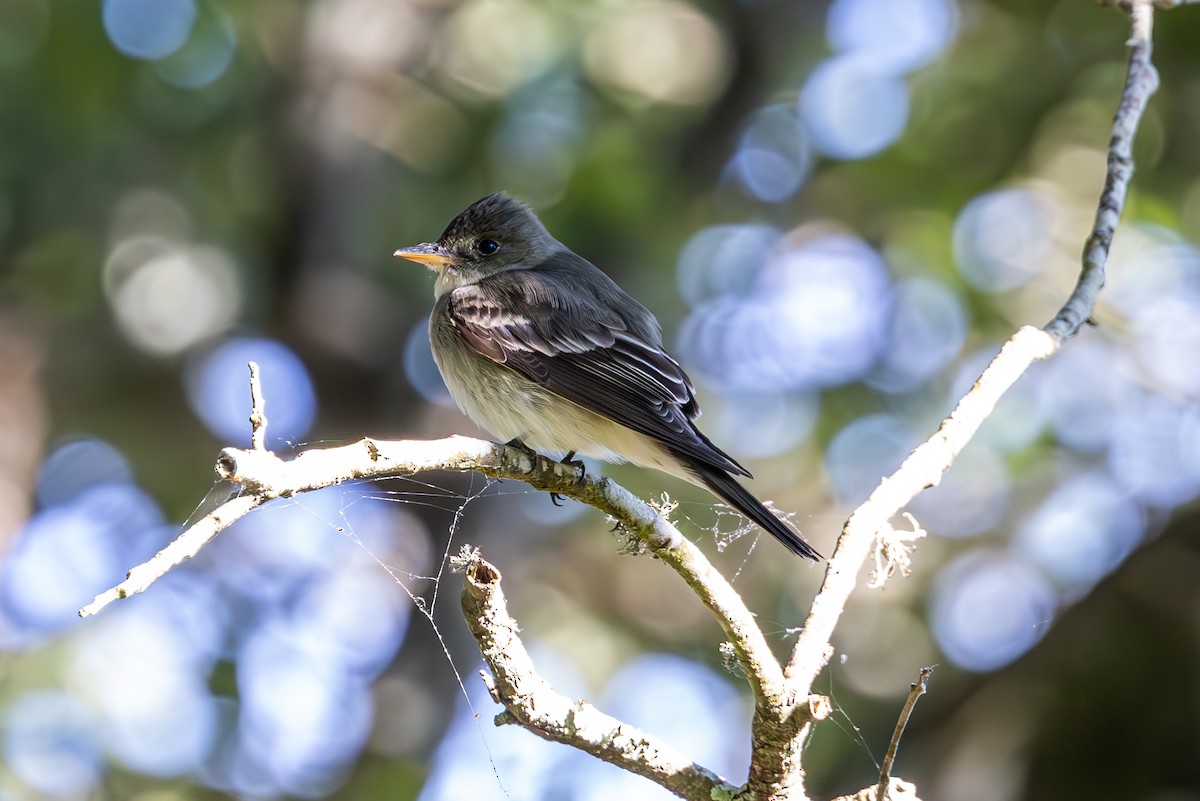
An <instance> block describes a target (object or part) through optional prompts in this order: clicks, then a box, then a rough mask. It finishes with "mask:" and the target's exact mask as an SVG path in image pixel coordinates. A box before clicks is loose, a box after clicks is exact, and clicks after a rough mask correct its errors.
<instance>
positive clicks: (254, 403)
mask: <svg viewBox="0 0 1200 801" xmlns="http://www.w3.org/2000/svg"><path fill="white" fill-rule="evenodd" d="M248 366H249V367H250V447H251V448H252V449H254V450H256V451H265V450H266V449H267V399H266V398H265V397H264V396H263V391H262V381H261V379H260V378H259V374H258V362H249V364H248Z"/></svg>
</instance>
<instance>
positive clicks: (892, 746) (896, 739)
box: [875, 667, 933, 801]
mask: <svg viewBox="0 0 1200 801" xmlns="http://www.w3.org/2000/svg"><path fill="white" fill-rule="evenodd" d="M932 675H933V668H932V667H923V668H921V671H920V673H919V674H918V675H917V680H916V681H915V682H913V683H912V685H911V686H910V688H909V691H908V698H907V699H906V700H905V701H904V708H903V709H901V710H900V717H899V718H898V719H897V720H896V728H895V730H894V731H893V732H892V740H891V742H889V743H888V748H887V753H886V754H884V756H883V767H881V768H880V769H879V792H878V793H877V794H876V796H875V798H876V801H886V799H887V798H888V796H889V795H890V793H889V792H888V785H889V784H890V783H891V779H892V763H893V762H895V761H896V749H897V748H899V747H900V738H901V737H903V736H904V729H905V727H906V726H908V719H909V718H910V717H912V712H913V708H914V707H915V706H916V705H917V699H918V698H920V697H921V696H922V695H924V694H925V685H926V683H927V682H928V681H929V677H930V676H932Z"/></svg>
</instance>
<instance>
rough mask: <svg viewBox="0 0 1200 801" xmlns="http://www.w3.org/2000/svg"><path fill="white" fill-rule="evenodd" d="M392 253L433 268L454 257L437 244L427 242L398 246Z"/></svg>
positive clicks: (448, 261)
mask: <svg viewBox="0 0 1200 801" xmlns="http://www.w3.org/2000/svg"><path fill="white" fill-rule="evenodd" d="M392 255H393V256H399V257H400V258H402V259H408V260H409V261H415V262H417V263H418V264H424V265H425V266H426V267H429V268H430V269H433V270H440V269H442V268H443V267H446V266H447V265H448V264H450V262H452V261H454V258H453V257H452V256H450V254H448V253H446V251H444V250H442V249H441V248H440V247H438V246H437V245H431V244H428V243H426V244H424V245H414V246H413V247H411V248H400V249H399V250H397V251H396V252H395V253H393V254H392Z"/></svg>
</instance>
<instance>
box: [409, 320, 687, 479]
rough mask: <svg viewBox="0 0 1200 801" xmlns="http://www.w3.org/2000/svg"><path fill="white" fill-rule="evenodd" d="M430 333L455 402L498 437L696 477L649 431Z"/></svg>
mask: <svg viewBox="0 0 1200 801" xmlns="http://www.w3.org/2000/svg"><path fill="white" fill-rule="evenodd" d="M430 335H431V339H433V358H434V361H436V362H437V365H438V369H439V370H440V371H441V373H442V378H443V379H444V380H445V382H446V387H447V388H448V389H449V390H450V395H451V396H452V397H453V398H454V401H455V403H457V404H458V407H459V408H460V409H462V410H463V412H464V413H465V414H466V415H467V416H468V417H470V418H471V420H473V421H474V422H475V424H476V425H478V426H479V427H480V428H482V429H484V430H485V431H487V432H488V433H490V434H491V435H492V436H494V437H496V438H497V439H498V440H499V441H500V442H509V441H511V440H514V439H519V440H520V441H521V442H523V443H524V444H525V445H526V446H527V447H529V448H532V449H533V450H535V451H538V452H539V453H542V454H545V455H547V456H550V457H553V458H556V459H559V458H562V457H563V456H565V455H566V454H567V453H570V452H572V451H574V452H575V453H576V454H579V455H583V456H589V457H591V458H593V459H599V460H601V461H604V462H615V463H619V462H632V463H634V464H637V465H641V466H642V467H653V468H655V469H658V470H662V471H664V472H666V473H670V474H671V475H674V476H678V477H680V478H682V479H684V480H686V481H690V482H695V481H696V479H695V478H694V477H693V476H691V475H690V474H689V473H688V472H687V471H686V470H684V469H683V468H682V467H681V466H680V465H679V463H678V462H677V461H676V460H675V459H674V458H673V457H671V456H670V455H669V454H668V453H667V452H666V451H665V450H664V449H663V447H662V446H661V445H659V444H658V443H657V442H656V441H655V440H653V439H651V438H650V437H647V436H645V435H643V434H639V433H638V432H636V431H634V430H632V429H630V428H626V427H625V426H623V425H620V424H618V423H614V422H613V421H611V420H609V419H608V418H606V417H602V416H601V415H599V414H596V413H595V412H591V411H588V410H587V409H584V408H583V407H582V406H579V405H577V404H575V403H572V402H571V401H568V400H566V399H565V398H562V397H560V396H558V395H555V394H554V393H552V392H550V391H549V390H547V389H545V388H543V387H541V386H539V385H537V384H535V383H533V382H532V381H530V380H528V379H526V378H525V377H524V376H521V375H519V374H517V373H515V372H513V371H512V370H509V369H508V368H506V367H501V366H500V365H497V364H495V363H494V362H492V361H490V360H488V359H486V358H484V357H482V356H480V355H479V354H477V353H475V352H474V351H473V350H470V349H469V348H468V347H466V346H465V345H463V344H462V343H461V342H459V341H458V340H457V337H456V336H455V335H454V334H453V333H445V334H443V336H442V337H441V338H440V341H439V339H438V332H437V331H435V330H434V331H430ZM468 376H470V378H468Z"/></svg>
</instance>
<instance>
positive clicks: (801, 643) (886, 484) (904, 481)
mask: <svg viewBox="0 0 1200 801" xmlns="http://www.w3.org/2000/svg"><path fill="white" fill-rule="evenodd" d="M1053 352H1054V340H1053V339H1052V338H1051V337H1050V336H1049V335H1048V334H1046V333H1045V332H1044V331H1041V330H1039V329H1037V328H1033V327H1032V326H1026V327H1024V328H1022V329H1020V330H1019V331H1017V333H1016V334H1014V335H1013V338H1012V339H1010V340H1009V341H1008V342H1007V343H1005V345H1004V347H1003V348H1001V349H1000V353H999V355H997V356H996V358H995V359H993V360H992V363H991V364H989V365H988V367H987V369H986V370H984V371H983V375H981V376H980V377H979V380H978V381H976V382H975V386H974V387H972V388H971V391H970V392H968V393H967V394H966V395H965V396H963V399H962V400H961V401H959V403H958V406H957V407H956V408H955V409H954V411H953V412H952V413H951V414H950V416H949V417H947V418H946V419H945V420H944V421H942V425H941V427H940V428H938V430H937V432H936V433H935V434H934V435H933V436H932V437H930V438H929V439H928V440H926V441H925V442H923V443H922V444H921V445H920V446H918V447H917V449H916V450H914V451H913V452H912V454H910V455H909V457H908V458H907V459H905V460H904V463H903V464H902V465H900V469H898V470H897V471H896V472H895V473H892V474H891V475H890V476H888V477H887V478H885V479H883V481H881V482H880V484H879V486H878V487H876V488H875V491H874V492H872V493H871V496H870V497H869V498H867V500H866V501H864V502H863V504H862V505H861V506H859V507H858V508H857V509H855V510H854V513H853V514H852V515H850V519H849V520H847V521H846V525H845V526H844V527H843V529H842V535H841V537H839V538H838V544H837V548H836V549H835V550H834V553H833V557H832V558H831V559H830V560H829V565H828V566H827V567H826V570H825V581H824V583H823V584H822V585H821V591H820V593H819V594H818V595H817V597H816V599H815V600H814V601H813V604H812V607H811V608H810V609H809V612H808V619H807V620H805V622H804V629H803V631H801V632H800V636H799V638H797V640H796V645H795V647H794V648H793V650H792V658H791V660H790V662H789V663H788V667H787V676H788V678H789V679H790V680H792V681H794V682H795V683H796V684H795V691H796V692H797V693H798V694H799V693H803V694H807V693H808V692H809V689H810V688H811V686H812V682H813V680H814V679H815V678H816V677H817V674H818V673H820V672H821V669H822V668H824V667H825V662H826V661H827V660H828V655H829V653H830V651H829V641H830V638H831V637H832V635H833V630H834V627H835V626H836V625H837V622H838V619H839V618H840V617H841V614H842V610H843V609H844V608H845V606H846V600H847V599H848V598H849V597H850V593H851V592H852V591H853V590H854V587H855V585H856V583H857V579H858V572H859V569H860V568H861V567H862V564H863V562H864V561H865V560H866V559H867V556H868V555H869V554H870V552H871V547H872V545H873V543H874V542H875V538H876V536H877V535H878V533H879V532H880V531H881V530H882V529H883V528H884V527H885V526H887V525H888V521H889V520H890V519H891V518H892V516H893V515H895V514H896V512H898V511H899V510H900V509H903V508H904V507H905V506H906V505H908V503H909V502H910V501H911V500H912V499H913V498H915V497H916V496H917V494H918V493H920V492H921V491H922V490H923V489H925V488H926V487H932V486H935V485H937V483H938V482H939V481H941V479H942V475H943V474H944V473H945V472H946V471H947V470H949V469H950V465H951V464H952V463H953V462H954V459H955V457H957V456H958V454H959V452H960V451H962V449H963V448H964V447H965V446H966V444H967V443H968V442H970V441H971V437H973V436H974V435H975V432H976V431H978V430H979V426H980V425H982V424H983V421H984V420H986V419H987V417H988V415H990V414H991V412H992V409H993V408H995V406H996V402H997V401H999V400H1000V398H1001V397H1002V396H1003V395H1004V393H1005V392H1006V391H1007V390H1008V388H1009V387H1011V386H1012V385H1013V383H1015V382H1016V380H1017V379H1018V378H1020V377H1021V376H1022V375H1023V374H1024V373H1025V370H1026V369H1028V367H1029V365H1030V364H1032V363H1033V362H1034V361H1036V360H1038V359H1044V358H1046V357H1047V356H1049V355H1050V354H1052V353H1053Z"/></svg>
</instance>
